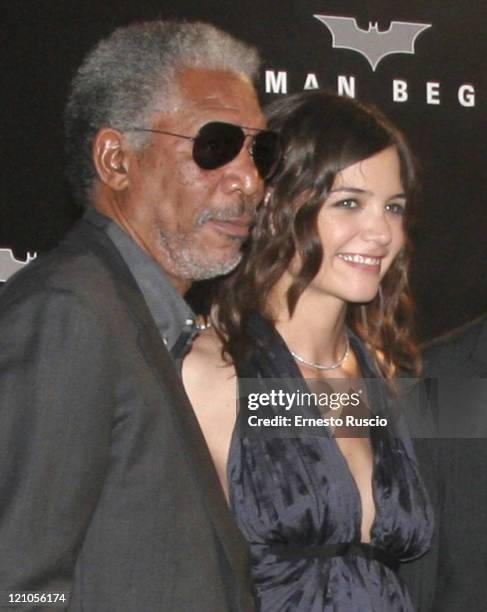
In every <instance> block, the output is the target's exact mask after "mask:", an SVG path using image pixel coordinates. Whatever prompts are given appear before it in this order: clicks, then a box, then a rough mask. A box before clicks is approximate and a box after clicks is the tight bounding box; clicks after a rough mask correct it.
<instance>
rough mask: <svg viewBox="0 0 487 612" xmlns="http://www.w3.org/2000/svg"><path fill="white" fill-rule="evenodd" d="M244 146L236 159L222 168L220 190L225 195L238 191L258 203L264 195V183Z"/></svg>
mask: <svg viewBox="0 0 487 612" xmlns="http://www.w3.org/2000/svg"><path fill="white" fill-rule="evenodd" d="M246 144H247V143H245V144H244V146H243V147H242V150H241V151H240V153H239V154H238V155H237V157H236V158H235V159H233V160H232V161H231V162H229V163H228V164H227V165H226V166H224V167H223V171H224V175H223V177H222V189H223V190H224V191H225V192H226V193H232V192H235V191H240V192H241V193H242V194H243V195H245V196H247V197H252V198H253V201H254V203H258V202H259V201H260V200H261V199H262V196H263V193H264V181H263V180H262V179H261V177H260V174H259V171H258V170H257V167H256V165H255V163H254V159H253V157H252V155H251V154H250V151H249V149H248V147H247V146H246Z"/></svg>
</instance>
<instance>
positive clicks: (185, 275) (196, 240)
mask: <svg viewBox="0 0 487 612" xmlns="http://www.w3.org/2000/svg"><path fill="white" fill-rule="evenodd" d="M179 86H180V91H181V94H182V95H181V97H180V98H179V101H178V102H176V104H175V110H174V111H173V112H164V113H160V114H158V115H156V116H155V117H154V120H153V122H152V124H151V128H153V129H155V130H164V131H167V132H173V133H175V134H182V135H185V136H196V134H197V133H198V130H199V129H200V128H201V127H202V126H203V125H205V124H206V123H208V122H211V121H222V122H226V123H233V124H237V125H243V126H250V127H255V128H263V127H265V120H264V117H263V115H262V113H261V110H260V108H259V104H258V101H257V97H256V93H255V90H254V88H253V86H252V85H251V84H250V82H249V81H248V80H246V79H245V78H244V77H242V76H239V75H237V74H234V73H231V72H226V71H217V70H200V69H186V70H184V71H183V72H181V73H180V77H179ZM248 144H249V141H248V139H247V140H246V145H248ZM192 150H193V142H192V141H191V140H185V139H183V138H178V137H175V136H169V135H165V134H151V141H150V143H149V144H148V145H147V147H146V148H144V150H143V151H142V152H140V153H139V154H137V155H136V156H135V158H134V159H133V160H132V162H131V164H130V168H129V178H130V183H129V187H128V189H127V191H126V192H125V194H124V195H123V199H122V200H121V202H120V204H121V207H120V208H121V210H120V212H121V213H122V216H123V219H124V221H125V222H126V224H127V225H128V226H129V227H128V228H127V229H129V230H130V233H131V235H132V237H134V238H135V240H137V242H138V243H139V244H141V246H143V247H144V248H145V249H146V250H147V251H148V252H149V253H150V254H151V255H152V257H154V259H155V260H156V261H158V262H159V263H160V265H161V266H162V267H163V268H164V269H165V270H166V271H167V272H168V274H169V275H170V276H171V277H172V279H173V281H174V282H175V284H176V285H177V286H178V287H179V288H180V289H182V290H184V289H185V288H187V287H188V286H189V284H190V283H191V281H193V280H201V279H205V278H211V277H214V276H218V275H220V274H225V273H227V272H229V271H230V270H232V269H233V268H234V267H235V266H236V265H237V263H238V262H239V261H240V257H241V256H240V248H241V245H242V243H243V242H244V240H245V239H246V238H247V235H248V230H249V225H250V224H251V223H252V221H253V216H254V213H255V209H256V206H257V204H258V203H259V202H260V200H261V198H262V191H263V185H262V181H261V179H260V177H259V174H258V172H257V169H256V167H255V165H254V162H253V160H252V157H251V156H250V154H249V152H248V149H247V146H244V147H242V150H241V151H240V153H239V154H238V156H237V157H236V158H235V159H234V160H232V161H230V162H229V163H228V164H226V165H225V166H223V167H221V168H217V169H215V170H203V169H201V168H199V167H198V165H197V164H196V163H195V162H194V160H193V156H192Z"/></svg>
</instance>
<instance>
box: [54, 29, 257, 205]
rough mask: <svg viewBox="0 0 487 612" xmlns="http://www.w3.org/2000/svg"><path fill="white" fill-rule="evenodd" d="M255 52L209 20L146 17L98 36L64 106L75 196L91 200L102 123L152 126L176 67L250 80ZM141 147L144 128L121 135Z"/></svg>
mask: <svg viewBox="0 0 487 612" xmlns="http://www.w3.org/2000/svg"><path fill="white" fill-rule="evenodd" d="M259 64H260V59H259V56H258V53H257V51H256V50H255V49H254V48H253V47H251V46H249V45H247V44H245V43H243V42H241V41H239V40H237V39H235V38H233V37H232V36H230V34H227V33H226V32H223V31H222V30H219V29H218V28H216V27H214V26H212V25H210V24H207V23H200V22H195V23H187V22H176V21H148V22H143V23H134V24H131V25H129V26H126V27H122V28H118V29H117V30H115V31H114V32H113V33H112V34H111V36H109V37H108V38H106V39H104V40H102V41H100V42H99V43H98V45H97V46H96V47H95V48H94V49H93V50H92V51H91V53H89V54H88V56H87V57H86V59H85V60H84V62H83V64H82V65H81V66H80V68H79V69H78V71H77V73H76V75H75V77H74V79H73V81H72V84H71V91H70V95H69V97H68V102H67V105H66V111H65V117H64V122H65V123H64V125H65V142H66V173H67V178H68V180H69V182H70V184H71V187H72V189H73V195H74V197H75V199H76V200H77V201H78V202H79V203H81V204H82V205H83V206H87V205H89V204H90V203H91V199H92V190H93V186H94V181H95V178H96V176H97V175H96V170H95V167H94V165H93V161H92V152H91V150H92V145H93V140H94V137H95V135H96V133H97V132H98V130H99V129H100V128H101V127H104V126H107V127H108V126H111V127H113V128H116V129H119V130H121V131H123V130H124V129H129V128H130V127H135V126H137V127H150V125H147V122H148V120H149V119H150V117H151V116H152V115H153V114H154V113H155V112H160V111H164V110H169V108H170V106H169V105H170V101H171V99H172V98H173V97H174V95H177V93H178V91H177V82H176V73H177V72H178V70H181V69H182V68H185V67H188V68H202V69H210V70H229V71H231V72H235V73H240V74H243V75H245V76H247V77H248V78H249V79H250V80H252V81H255V79H256V77H257V73H258V69H259ZM127 137H128V138H129V139H130V142H131V144H132V146H134V148H135V149H136V150H140V149H141V148H142V147H143V146H144V145H145V144H146V143H147V141H148V140H149V139H150V137H151V136H150V135H149V134H147V133H140V132H132V133H130V134H127Z"/></svg>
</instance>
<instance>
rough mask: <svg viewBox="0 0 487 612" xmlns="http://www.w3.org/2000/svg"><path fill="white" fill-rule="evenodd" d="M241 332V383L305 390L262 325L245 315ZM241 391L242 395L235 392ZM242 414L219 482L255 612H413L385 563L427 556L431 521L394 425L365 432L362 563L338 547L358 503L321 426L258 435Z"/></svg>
mask: <svg viewBox="0 0 487 612" xmlns="http://www.w3.org/2000/svg"><path fill="white" fill-rule="evenodd" d="M248 333H249V334H251V336H252V338H253V341H254V348H253V350H252V353H251V355H249V356H248V357H247V358H246V359H245V360H241V359H239V358H238V357H237V358H236V359H235V366H236V370H237V375H238V377H239V380H240V381H242V380H248V379H255V380H257V381H258V380H261V381H262V382H263V381H264V380H267V379H277V378H279V379H294V380H296V381H297V382H298V383H299V384H305V382H304V379H303V378H302V376H301V374H300V372H299V369H298V368H297V367H296V364H295V362H294V360H293V359H292V356H291V355H290V353H289V350H288V348H287V346H286V344H285V343H284V341H283V339H282V338H281V337H280V336H279V334H278V333H277V332H276V331H275V330H274V328H273V327H272V326H271V325H270V324H269V323H268V322H267V321H265V320H264V319H263V318H262V317H260V316H258V315H253V316H252V317H251V319H250V321H249V323H248ZM350 342H351V345H352V347H353V349H354V351H355V353H356V355H357V358H358V361H359V365H360V369H361V371H362V372H363V374H364V378H366V379H370V380H372V379H374V378H376V379H377V375H376V373H375V371H374V366H373V362H372V360H371V358H370V355H368V354H367V351H366V349H365V348H364V345H363V343H361V342H360V340H359V339H358V338H357V337H356V336H355V335H353V334H352V333H351V332H350ZM234 357H235V356H234ZM252 384H253V385H254V387H255V385H256V384H257V386H258V382H257V383H255V382H254V383H252ZM372 387H373V388H372ZM372 387H370V388H369V387H368V399H369V402H370V403H371V406H370V409H371V410H372V412H373V413H374V414H375V415H382V416H386V415H387V405H386V398H385V392H381V391H380V388H381V386H380V385H372ZM378 389H379V391H378ZM255 390H258V389H257V388H255ZM240 393H241V395H242V394H245V391H242V385H241V384H240ZM247 393H248V388H247ZM276 414H277V412H276ZM247 416H248V411H246V410H243V409H240V410H239V413H238V417H237V423H236V427H235V431H234V434H233V436H232V441H231V445H230V451H229V457H228V467H227V474H228V482H229V492H230V504H231V507H232V511H233V512H234V514H235V517H236V520H237V523H238V525H239V527H240V529H241V530H242V532H243V534H244V535H245V537H246V539H247V541H248V542H249V544H250V549H251V556H252V573H253V578H254V584H255V588H256V597H257V601H258V604H259V606H260V610H261V612H291V611H296V612H325V611H326V612H369V611H370V612H399V611H405V612H411V611H413V610H414V608H413V606H412V603H411V601H410V598H409V595H408V593H407V591H406V590H405V587H404V586H403V584H402V583H401V581H400V579H399V577H398V576H397V573H396V571H395V569H394V562H398V563H399V562H405V561H409V560H412V559H415V558H417V557H419V556H421V555H422V554H424V553H425V552H426V551H427V550H428V548H429V546H430V541H431V534H432V526H433V518H432V511H431V507H430V504H429V501H428V496H427V493H426V491H425V489H424V486H423V483H422V481H421V478H420V476H419V473H418V467H417V463H416V460H415V457H414V452H413V450H412V446H411V441H410V440H409V438H408V436H407V433H406V432H405V430H404V428H403V426H402V424H401V421H400V419H399V420H398V419H395V421H394V426H390V427H373V428H372V427H371V428H370V441H371V447H372V453H373V479H372V489H373V495H374V500H375V506H376V514H375V519H374V522H373V525H372V529H371V541H370V545H371V546H370V550H372V552H376V553H377V554H375V555H374V554H372V555H368V554H360V553H362V552H363V551H362V550H358V553H356V552H354V549H353V548H349V549H347V550H346V551H345V552H344V548H346V545H347V544H348V545H349V544H350V543H358V542H360V538H361V521H362V511H361V499H360V494H359V491H358V488H357V485H356V483H355V480H354V478H353V476H352V474H351V472H350V469H349V467H348V464H347V462H346V460H345V458H344V456H343V455H342V453H341V451H340V449H339V447H338V445H337V443H336V440H335V439H334V438H333V436H332V435H331V434H330V433H329V432H328V431H327V430H326V428H325V430H324V431H325V432H326V433H324V435H320V436H316V435H307V434H306V433H303V435H299V436H289V435H279V434H276V435H258V434H256V432H255V431H250V429H251V428H249V427H247V426H246V424H245V423H244V419H245V418H247ZM364 548H367V547H364ZM334 550H335V553H333V552H330V551H334ZM323 551H325V553H324V554H322V552H323ZM366 552H367V551H366ZM381 554H382V555H383V557H381ZM391 560H392V562H390V561H391Z"/></svg>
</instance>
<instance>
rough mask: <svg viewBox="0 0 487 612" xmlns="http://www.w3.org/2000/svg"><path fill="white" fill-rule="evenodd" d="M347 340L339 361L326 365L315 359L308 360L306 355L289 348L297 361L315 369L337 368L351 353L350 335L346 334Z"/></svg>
mask: <svg viewBox="0 0 487 612" xmlns="http://www.w3.org/2000/svg"><path fill="white" fill-rule="evenodd" d="M346 340H347V345H346V347H345V352H344V353H343V355H342V356H341V357H340V359H339V360H338V361H335V363H330V364H327V365H324V364H323V363H315V362H314V361H308V360H307V359H304V357H301V356H300V355H298V354H297V353H295V352H294V351H291V349H289V352H290V353H291V355H292V356H293V357H294V359H296V361H299V363H303V364H304V365H306V366H308V367H309V368H312V369H313V370H336V369H337V368H339V367H340V366H341V365H342V364H343V363H344V362H345V361H346V359H347V357H348V355H349V353H350V341H349V340H348V336H346Z"/></svg>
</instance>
